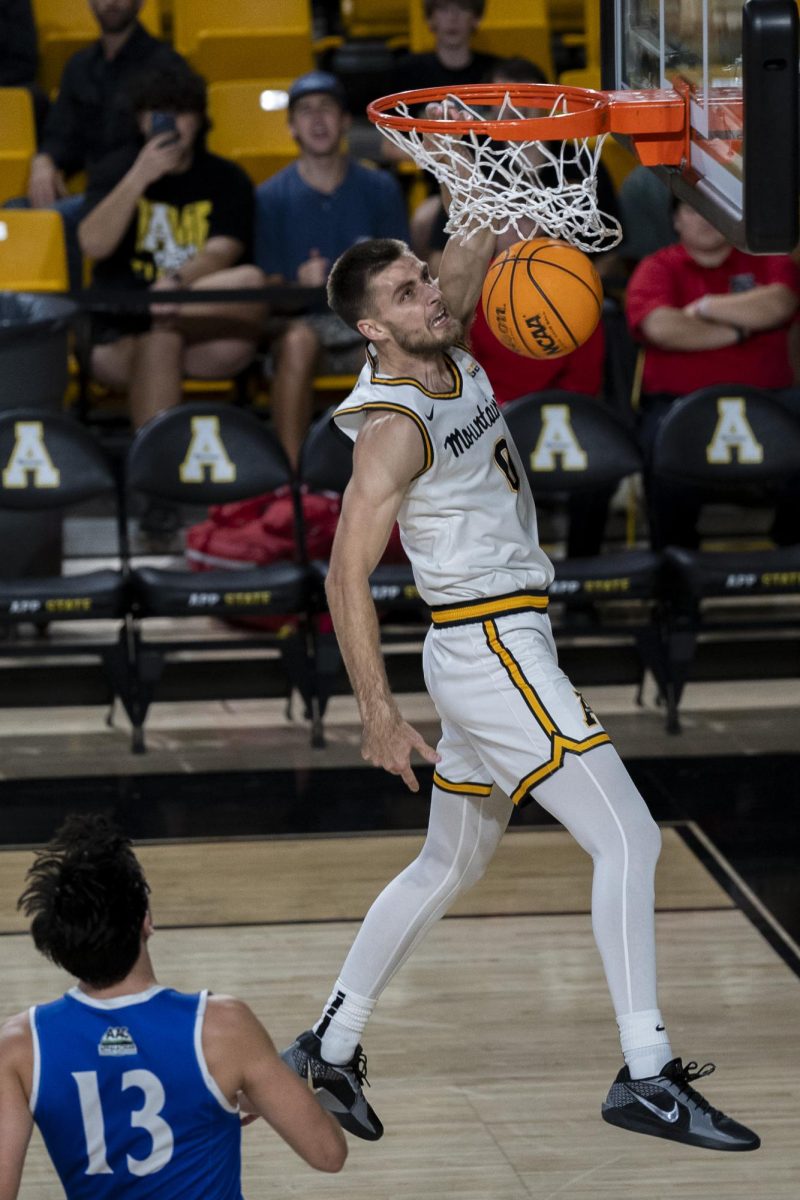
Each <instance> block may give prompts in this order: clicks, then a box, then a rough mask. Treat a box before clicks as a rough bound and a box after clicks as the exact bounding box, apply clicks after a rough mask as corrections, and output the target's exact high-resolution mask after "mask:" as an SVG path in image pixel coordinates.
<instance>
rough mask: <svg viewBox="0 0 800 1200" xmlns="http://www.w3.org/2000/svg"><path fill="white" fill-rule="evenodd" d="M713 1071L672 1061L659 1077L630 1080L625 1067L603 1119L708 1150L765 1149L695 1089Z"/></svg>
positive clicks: (756, 1139) (707, 1066)
mask: <svg viewBox="0 0 800 1200" xmlns="http://www.w3.org/2000/svg"><path fill="white" fill-rule="evenodd" d="M714 1069H715V1068H714V1064H713V1063H706V1064H705V1065H704V1066H702V1067H700V1069H699V1070H698V1069H697V1063H696V1062H690V1063H687V1064H686V1066H684V1065H683V1063H682V1062H681V1060H680V1059H679V1058H673V1059H672V1061H671V1062H668V1063H667V1065H666V1066H665V1067H663V1068H662V1071H661V1074H660V1075H654V1076H652V1077H650V1078H648V1079H631V1077H630V1073H629V1071H628V1068H627V1067H623V1068H622V1070H621V1071H620V1073H619V1075H617V1078H616V1079H615V1080H614V1082H613V1083H612V1085H611V1090H610V1091H609V1093H608V1096H607V1097H606V1099H605V1102H604V1104H603V1107H602V1116H603V1120H604V1121H608V1123H609V1124H610V1125H618V1126H619V1128H620V1129H630V1130H632V1131H633V1132H634V1133H649V1134H651V1135H652V1136H653V1137H662V1138H669V1139H670V1140H671V1141H673V1142H685V1143H686V1145H687V1146H702V1147H704V1148H705V1149H706V1150H757V1149H758V1147H759V1146H760V1145H761V1138H760V1137H759V1136H758V1134H756V1133H753V1131H752V1129H747V1128H746V1126H744V1125H740V1124H739V1122H738V1121H734V1120H733V1119H732V1118H731V1117H726V1116H725V1113H722V1112H720V1111H719V1109H717V1108H712V1107H711V1105H710V1104H709V1103H708V1101H707V1100H706V1099H704V1097H703V1096H701V1095H700V1093H699V1092H696V1091H695V1090H694V1088H693V1087H692V1086H691V1084H692V1083H693V1082H694V1080H695V1079H702V1078H703V1076H705V1075H710V1074H711V1072H712V1071H713V1070H714Z"/></svg>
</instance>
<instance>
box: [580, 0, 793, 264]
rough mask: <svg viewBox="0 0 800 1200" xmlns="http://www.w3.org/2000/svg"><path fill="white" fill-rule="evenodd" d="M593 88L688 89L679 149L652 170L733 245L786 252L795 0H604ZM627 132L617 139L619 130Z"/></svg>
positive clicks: (790, 203) (790, 207) (788, 241)
mask: <svg viewBox="0 0 800 1200" xmlns="http://www.w3.org/2000/svg"><path fill="white" fill-rule="evenodd" d="M601 4H602V10H601V16H602V87H603V89H604V90H606V91H611V90H617V89H622V90H628V89H635V90H645V91H646V90H650V89H655V88H669V87H674V88H676V89H677V90H678V91H679V92H682V93H684V94H686V95H687V96H688V105H689V122H690V137H689V142H688V157H687V158H686V159H685V160H684V162H683V163H682V165H681V166H680V167H658V168H655V169H656V170H658V172H659V174H660V175H661V176H662V178H664V179H665V180H666V181H667V182H668V183H669V184H670V186H671V188H672V191H673V192H674V194H675V195H676V196H678V197H679V198H680V199H681V200H686V201H688V203H690V204H691V205H693V207H694V208H696V209H698V211H700V212H701V213H702V214H703V216H705V217H706V218H707V219H708V220H709V221H711V222H712V224H713V225H715V226H716V227H717V228H718V229H720V230H722V231H723V232H724V233H725V234H726V236H727V237H728V238H729V239H730V240H731V241H732V242H734V243H735V244H736V245H737V246H739V247H740V248H741V249H745V250H750V251H751V252H753V253H761V254H777V253H782V252H787V251H789V250H792V249H793V248H794V247H795V246H796V245H797V242H798V240H799V239H800V229H798V205H799V204H800V196H799V193H798V11H797V5H796V2H795V0H747V2H746V3H745V4H742V2H741V0H601ZM621 140H624V139H621Z"/></svg>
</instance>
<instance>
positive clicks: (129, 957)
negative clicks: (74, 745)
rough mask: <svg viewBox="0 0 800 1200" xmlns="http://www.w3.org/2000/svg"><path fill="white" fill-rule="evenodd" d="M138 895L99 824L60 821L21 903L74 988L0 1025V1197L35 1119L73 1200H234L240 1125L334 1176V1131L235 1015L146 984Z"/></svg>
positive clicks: (145, 916) (228, 1003)
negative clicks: (267, 1133)
mask: <svg viewBox="0 0 800 1200" xmlns="http://www.w3.org/2000/svg"><path fill="white" fill-rule="evenodd" d="M148 895H149V888H148V886H147V882H146V880H145V877H144V874H143V872H142V869H141V866H140V865H139V863H138V861H137V860H136V857H135V855H134V853H133V850H132V849H131V845H130V842H129V841H128V840H127V838H125V837H124V836H123V835H122V834H121V833H120V832H119V831H118V830H115V829H114V828H113V827H112V826H111V825H109V823H108V822H107V821H106V820H105V819H104V818H103V817H92V816H80V817H79V816H73V817H70V818H68V819H67V821H66V822H65V823H64V825H63V826H62V828H61V829H60V831H59V832H58V833H57V834H56V836H55V838H54V839H53V840H52V841H51V842H50V844H49V845H48V846H47V847H46V848H45V849H44V850H42V851H40V852H39V854H38V855H37V857H36V861H35V862H34V864H33V866H32V867H31V869H30V871H29V872H28V881H27V887H26V890H25V891H24V892H23V894H22V896H21V898H20V902H19V906H20V907H21V908H22V909H24V911H25V913H26V914H27V915H28V916H30V917H32V918H33V921H32V925H31V933H32V935H33V939H34V942H35V943H36V947H37V949H39V950H40V951H41V952H42V953H43V954H44V955H45V956H46V957H47V958H49V959H51V960H52V961H53V962H54V963H55V964H56V965H57V966H60V967H63V968H64V969H65V970H67V971H68V972H69V973H70V974H72V975H74V976H75V977H76V978H77V980H78V984H77V986H76V987H73V988H71V989H70V991H68V992H67V993H66V995H64V996H62V997H61V999H59V1000H55V1001H53V1002H52V1003H50V1004H42V1005H37V1006H35V1007H33V1008H31V1009H29V1010H28V1011H27V1012H23V1013H19V1014H17V1015H16V1016H15V1017H12V1018H11V1019H10V1020H9V1021H7V1022H6V1023H5V1024H4V1025H3V1026H2V1028H0V1200H15V1198H16V1196H17V1193H18V1190H19V1184H20V1178H21V1176H22V1167H23V1163H24V1160H25V1153H26V1150H27V1146H28V1141H29V1139H30V1136H31V1131H32V1128H33V1123H34V1121H35V1122H36V1124H37V1125H38V1127H39V1129H40V1131H41V1134H42V1136H43V1138H44V1141H45V1145H46V1146H47V1150H48V1152H49V1154H50V1157H51V1159H52V1160H53V1164H54V1166H55V1168H56V1171H57V1172H58V1174H59V1177H60V1179H61V1182H62V1184H63V1186H64V1191H65V1192H66V1195H67V1197H68V1200H106V1198H108V1200H111V1198H112V1197H113V1200H128V1198H129V1197H130V1198H131V1200H154V1198H155V1197H158V1198H159V1200H163V1198H164V1197H169V1198H170V1200H200V1197H202V1198H203V1200H241V1196H242V1192H241V1157H240V1140H241V1134H240V1130H241V1125H242V1123H243V1117H242V1112H243V1111H246V1112H247V1113H248V1114H250V1117H249V1118H247V1117H246V1118H244V1121H245V1122H247V1121H248V1120H249V1119H253V1120H254V1119H256V1116H257V1115H260V1116H263V1117H264V1118H265V1120H266V1121H267V1122H268V1123H269V1124H270V1125H271V1126H272V1128H273V1129H274V1130H275V1131H276V1132H277V1133H278V1134H280V1136H281V1137H282V1138H283V1139H284V1141H286V1142H287V1143H288V1144H289V1145H290V1146H291V1147H292V1149H293V1150H295V1151H296V1152H297V1153H298V1154H299V1155H300V1156H301V1158H303V1159H305V1161H306V1162H307V1163H309V1164H310V1165H311V1166H312V1167H316V1168H317V1169H318V1170H321V1171H338V1170H340V1168H341V1167H342V1165H343V1163H344V1161H345V1158H346V1156H347V1147H346V1143H345V1139H344V1135H343V1134H342V1131H341V1129H340V1128H339V1126H338V1124H337V1123H336V1121H334V1120H333V1118H332V1117H331V1116H330V1115H329V1114H328V1113H326V1112H325V1111H324V1110H323V1109H322V1108H321V1107H320V1105H319V1104H318V1103H317V1101H316V1099H315V1098H314V1095H313V1093H312V1092H311V1091H310V1090H309V1089H308V1087H307V1086H306V1085H305V1084H304V1083H303V1082H301V1081H300V1080H299V1079H298V1078H297V1076H296V1075H295V1074H294V1073H293V1072H291V1071H290V1070H288V1068H287V1067H286V1066H284V1064H283V1063H282V1062H281V1060H280V1058H279V1057H278V1054H277V1051H276V1050H275V1047H274V1045H273V1043H272V1041H271V1040H270V1037H269V1035H268V1033H267V1032H266V1030H265V1029H264V1027H263V1026H262V1025H261V1023H260V1022H259V1021H258V1020H257V1019H256V1017H255V1016H254V1014H253V1013H252V1012H251V1011H250V1009H249V1008H248V1007H247V1005H246V1004H244V1003H243V1002H242V1001H240V1000H236V999H234V997H232V996H222V995H218V996H217V995H209V994H208V992H205V991H203V992H200V993H199V994H197V993H196V994H193V995H188V994H185V993H181V992H176V991H174V990H172V989H171V988H166V987H162V986H161V985H160V984H158V983H157V981H156V978H155V975H154V973H153V967H152V964H151V961H150V955H149V952H148V946H147V943H148V940H149V938H150V935H151V934H152V932H153V925H152V921H151V917H150V911H149V901H148Z"/></svg>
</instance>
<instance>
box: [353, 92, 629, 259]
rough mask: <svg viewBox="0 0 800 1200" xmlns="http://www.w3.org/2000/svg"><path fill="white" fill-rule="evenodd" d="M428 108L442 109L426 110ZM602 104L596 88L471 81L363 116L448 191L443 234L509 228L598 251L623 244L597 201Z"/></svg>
mask: <svg viewBox="0 0 800 1200" xmlns="http://www.w3.org/2000/svg"><path fill="white" fill-rule="evenodd" d="M429 104H436V105H438V106H439V107H438V109H437V110H434V112H433V114H432V113H431V111H430V110H426V108H425V106H426V105H429ZM607 108H608V102H607V99H606V97H605V96H604V95H603V93H602V92H593V91H590V90H588V89H583V88H562V87H559V86H558V85H555V84H514V85H504V84H472V85H467V86H465V87H461V88H459V89H458V90H457V92H450V91H448V90H447V89H446V88H428V89H423V90H420V91H414V92H402V93H398V94H397V95H393V96H385V97H384V98H383V99H381V100H375V101H373V103H372V104H370V105H369V107H368V108H367V115H368V117H369V119H370V120H371V121H372V122H373V124H375V125H376V126H377V128H378V129H380V131H381V133H382V134H384V136H385V137H387V138H388V139H389V141H390V142H393V143H394V145H395V146H397V148H398V149H399V150H401V151H402V152H403V153H404V154H406V155H409V156H410V157H411V158H413V159H414V161H415V162H416V164H417V166H419V167H421V168H422V169H423V170H425V171H429V172H430V173H431V174H432V175H433V176H434V177H435V178H436V180H437V181H438V183H439V184H440V185H443V186H444V187H445V188H447V191H448V192H449V194H450V208H449V213H448V220H447V224H446V226H445V231H446V232H447V233H448V234H456V235H458V236H460V237H461V238H462V240H465V241H466V240H468V239H469V238H470V237H471V236H472V235H473V234H474V233H476V232H477V231H478V230H479V229H487V228H488V229H491V230H492V232H494V233H496V234H501V233H505V232H506V231H507V230H509V229H513V230H514V231H515V232H516V234H517V235H518V237H519V238H520V239H523V240H525V239H528V238H532V237H542V236H549V237H554V238H561V239H563V240H564V241H566V242H569V243H570V244H571V245H573V246H577V247H578V248H579V249H580V250H587V251H591V252H594V253H598V252H601V251H605V250H611V249H613V247H614V246H616V245H618V244H619V242H620V241H621V240H622V229H621V226H620V224H619V222H618V221H617V220H616V219H615V218H614V217H611V216H609V215H608V214H607V213H604V212H602V211H601V210H600V208H599V207H598V203H597V169H598V164H599V162H600V154H601V151H602V148H603V142H604V141H605V138H606V136H607V130H608V124H607V119H606V118H607ZM421 109H422V110H423V111H422V112H421Z"/></svg>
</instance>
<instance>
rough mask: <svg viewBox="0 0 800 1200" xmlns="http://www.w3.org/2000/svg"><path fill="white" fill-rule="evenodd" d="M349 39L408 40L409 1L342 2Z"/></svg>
mask: <svg viewBox="0 0 800 1200" xmlns="http://www.w3.org/2000/svg"><path fill="white" fill-rule="evenodd" d="M341 13H342V26H343V27H344V31H345V33H346V34H347V36H348V37H349V38H407V37H408V0H342V3H341Z"/></svg>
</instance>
